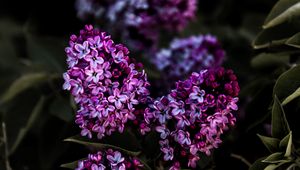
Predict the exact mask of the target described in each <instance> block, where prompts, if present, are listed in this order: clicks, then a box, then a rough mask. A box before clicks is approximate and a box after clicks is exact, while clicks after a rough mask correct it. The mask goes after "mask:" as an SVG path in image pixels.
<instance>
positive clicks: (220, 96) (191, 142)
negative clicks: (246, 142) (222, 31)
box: [144, 67, 240, 169]
mask: <svg viewBox="0 0 300 170" xmlns="http://www.w3.org/2000/svg"><path fill="white" fill-rule="evenodd" d="M239 90H240V89H239V85H238V82H237V78H236V76H235V75H234V73H233V71H232V70H225V69H224V68H222V67H220V68H214V69H209V70H202V71H200V72H198V73H197V72H194V73H192V74H191V76H190V77H189V78H188V79H187V80H184V81H178V82H177V83H176V88H175V89H173V90H172V91H171V92H170V93H169V94H168V95H167V96H164V97H161V98H160V99H157V100H155V101H154V102H153V104H150V106H149V108H147V109H146V113H145V114H144V116H145V120H147V121H146V122H147V123H148V124H149V127H152V128H154V129H155V130H156V131H157V132H158V133H159V134H160V142H159V143H160V150H161V151H162V153H163V159H164V160H165V161H171V162H173V165H172V167H171V169H180V164H181V165H183V166H188V167H190V168H195V167H196V162H197V161H198V160H199V159H200V157H199V153H201V152H202V153H205V154H206V155H210V154H211V151H212V149H214V148H217V147H218V146H219V145H220V143H221V142H222V141H221V135H222V134H223V133H224V131H225V130H227V129H228V128H229V127H230V126H233V125H234V124H235V121H236V118H235V113H236V111H237V110H238V106H237V102H238V93H239ZM183 160H186V162H184V161H183ZM179 162H180V163H179Z"/></svg>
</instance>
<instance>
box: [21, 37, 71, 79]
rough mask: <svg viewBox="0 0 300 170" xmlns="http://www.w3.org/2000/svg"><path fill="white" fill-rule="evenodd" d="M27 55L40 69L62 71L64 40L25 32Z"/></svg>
mask: <svg viewBox="0 0 300 170" xmlns="http://www.w3.org/2000/svg"><path fill="white" fill-rule="evenodd" d="M26 40H27V50H28V55H29V57H30V58H31V59H32V61H33V63H35V64H36V65H38V66H39V67H38V68H39V69H40V70H48V71H51V72H56V73H62V72H63V70H64V69H63V68H64V66H65V54H64V50H63V49H64V47H65V45H64V43H63V42H64V41H63V40H61V39H59V38H56V37H38V36H34V35H31V34H29V33H27V34H26Z"/></svg>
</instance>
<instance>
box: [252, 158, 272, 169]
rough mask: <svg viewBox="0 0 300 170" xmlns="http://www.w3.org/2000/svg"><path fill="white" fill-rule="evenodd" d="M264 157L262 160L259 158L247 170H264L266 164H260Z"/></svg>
mask: <svg viewBox="0 0 300 170" xmlns="http://www.w3.org/2000/svg"><path fill="white" fill-rule="evenodd" d="M265 158H266V157H263V158H260V159H258V160H256V161H255V162H254V163H253V164H252V165H251V167H250V168H249V170H262V169H264V168H265V167H267V166H268V164H267V163H265V162H262V160H264V159H265Z"/></svg>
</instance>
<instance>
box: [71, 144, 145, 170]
mask: <svg viewBox="0 0 300 170" xmlns="http://www.w3.org/2000/svg"><path fill="white" fill-rule="evenodd" d="M142 167H143V165H142V163H141V162H140V161H139V160H138V159H137V158H134V157H124V156H122V154H121V153H120V152H119V151H114V150H112V149H107V150H105V151H98V152H97V153H95V154H89V155H88V158H87V159H84V160H80V161H79V162H78V167H77V168H76V170H104V169H112V170H125V169H132V170H139V169H142Z"/></svg>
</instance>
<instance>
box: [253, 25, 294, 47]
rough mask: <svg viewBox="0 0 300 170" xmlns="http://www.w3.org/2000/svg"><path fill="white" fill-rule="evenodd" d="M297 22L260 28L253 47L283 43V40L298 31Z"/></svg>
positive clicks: (280, 44)
mask: <svg viewBox="0 0 300 170" xmlns="http://www.w3.org/2000/svg"><path fill="white" fill-rule="evenodd" d="M299 28H300V26H299V23H287V24H282V25H279V26H277V27H272V28H269V29H264V30H262V31H261V32H260V33H259V34H258V35H257V37H256V38H255V39H254V41H253V43H252V46H253V47H254V49H262V48H270V47H274V46H282V45H285V42H286V41H287V40H288V39H289V38H290V37H292V36H294V35H295V34H296V33H298V32H299Z"/></svg>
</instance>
